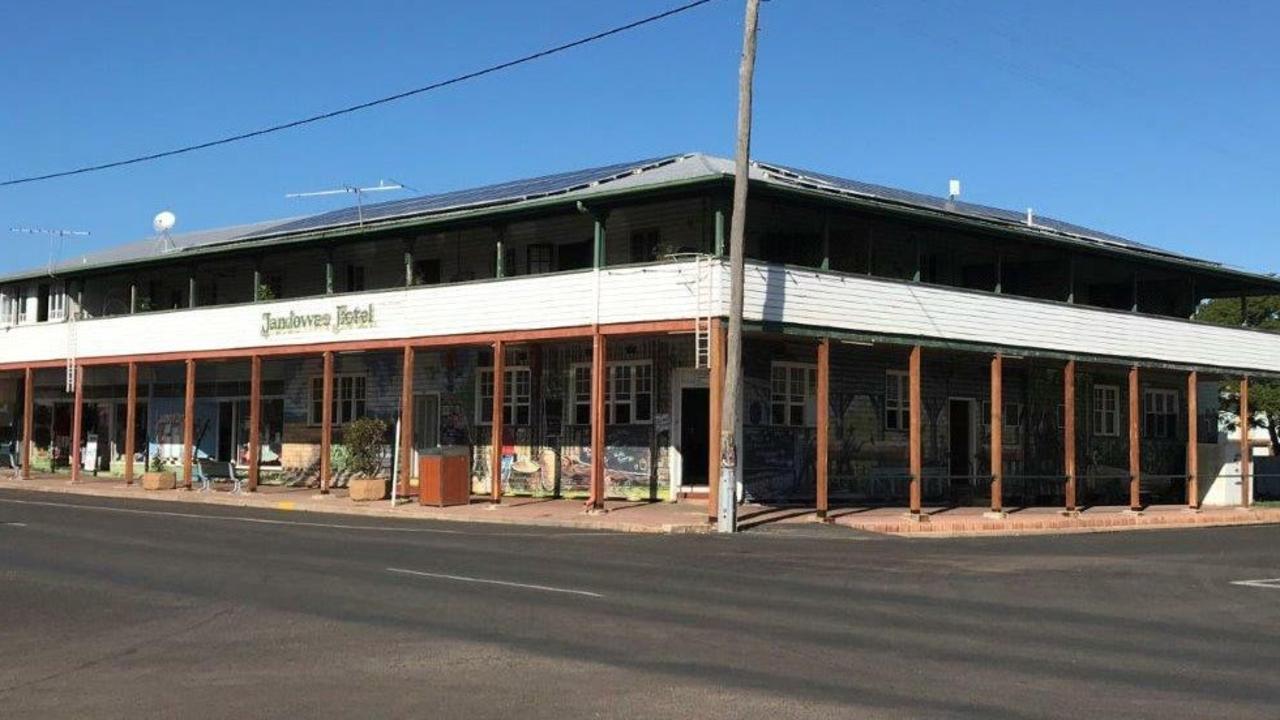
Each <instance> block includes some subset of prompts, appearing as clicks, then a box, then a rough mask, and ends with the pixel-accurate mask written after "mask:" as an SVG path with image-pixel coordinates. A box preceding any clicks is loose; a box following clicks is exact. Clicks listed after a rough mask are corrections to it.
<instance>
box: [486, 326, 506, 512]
mask: <svg viewBox="0 0 1280 720" xmlns="http://www.w3.org/2000/svg"><path fill="white" fill-rule="evenodd" d="M506 380H507V348H506V343H504V342H503V341H501V340H494V341H493V413H492V415H493V419H492V423H491V426H490V427H491V430H490V432H491V434H492V435H493V440H492V451H491V452H490V453H489V495H490V499H491V500H492V501H493V502H494V503H500V502H502V428H503V425H505V419H504V418H503V417H502V415H503V411H504V410H505V409H506V404H507V397H506V395H507V383H506Z"/></svg>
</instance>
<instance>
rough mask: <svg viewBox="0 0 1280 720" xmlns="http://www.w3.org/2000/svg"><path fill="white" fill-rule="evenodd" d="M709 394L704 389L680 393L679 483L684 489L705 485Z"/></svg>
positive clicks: (694, 388) (709, 424)
mask: <svg viewBox="0 0 1280 720" xmlns="http://www.w3.org/2000/svg"><path fill="white" fill-rule="evenodd" d="M710 393H711V391H710V390H708V389H707V388H697V387H686V388H681V389H680V470H681V478H680V482H681V484H682V485H684V486H685V487H686V488H687V487H691V486H706V485H707V484H708V483H707V480H708V472H707V470H708V468H707V454H708V452H709V451H710V447H709V446H708V445H707V443H708V438H707V434H708V433H709V432H710V431H711V422H710V408H709V405H710V402H711V395H710Z"/></svg>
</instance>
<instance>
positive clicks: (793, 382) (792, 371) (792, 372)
mask: <svg viewBox="0 0 1280 720" xmlns="http://www.w3.org/2000/svg"><path fill="white" fill-rule="evenodd" d="M770 386H771V392H770V409H771V411H770V414H769V422H770V424H772V425H790V426H793V427H813V426H814V425H817V424H818V367H817V366H816V365H806V364H804V363H791V362H775V363H773V370H772V374H771V377H770Z"/></svg>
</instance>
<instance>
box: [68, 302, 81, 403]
mask: <svg viewBox="0 0 1280 720" xmlns="http://www.w3.org/2000/svg"><path fill="white" fill-rule="evenodd" d="M78 312H79V311H78V309H77V310H76V311H75V312H68V313H67V392H69V393H72V392H75V391H76V340H77V338H76V315H77V314H78Z"/></svg>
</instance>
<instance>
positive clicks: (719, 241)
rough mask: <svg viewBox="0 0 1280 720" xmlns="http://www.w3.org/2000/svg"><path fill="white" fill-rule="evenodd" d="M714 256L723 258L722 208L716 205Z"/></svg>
mask: <svg viewBox="0 0 1280 720" xmlns="http://www.w3.org/2000/svg"><path fill="white" fill-rule="evenodd" d="M715 243H716V245H715V256H716V257H724V208H723V207H720V204H719V203H717V204H716V238H715Z"/></svg>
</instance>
